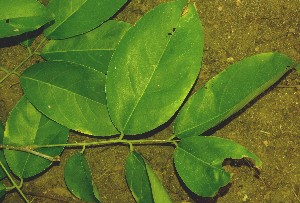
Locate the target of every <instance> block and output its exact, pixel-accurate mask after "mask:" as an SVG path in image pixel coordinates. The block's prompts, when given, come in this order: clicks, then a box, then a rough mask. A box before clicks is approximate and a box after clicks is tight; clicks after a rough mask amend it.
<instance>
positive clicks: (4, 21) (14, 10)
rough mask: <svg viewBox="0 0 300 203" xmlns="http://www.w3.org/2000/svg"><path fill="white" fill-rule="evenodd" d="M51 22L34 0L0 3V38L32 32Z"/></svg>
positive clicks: (13, 0)
mask: <svg viewBox="0 0 300 203" xmlns="http://www.w3.org/2000/svg"><path fill="white" fill-rule="evenodd" d="M51 20H53V16H52V15H50V14H49V13H48V11H47V9H46V8H45V7H44V6H43V5H42V4H41V3H39V2H38V1H36V0H17V1H16V0H5V1H4V0H2V1H0V38H3V37H10V36H16V35H20V34H23V33H25V32H29V31H33V30H36V29H38V28H40V27H41V26H43V25H44V24H46V23H47V22H49V21H51Z"/></svg>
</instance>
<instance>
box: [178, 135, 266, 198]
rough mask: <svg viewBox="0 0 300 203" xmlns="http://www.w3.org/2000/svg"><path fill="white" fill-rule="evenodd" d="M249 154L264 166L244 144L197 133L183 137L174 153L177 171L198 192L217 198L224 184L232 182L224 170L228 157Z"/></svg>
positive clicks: (248, 155) (258, 165) (229, 175)
mask: <svg viewBox="0 0 300 203" xmlns="http://www.w3.org/2000/svg"><path fill="white" fill-rule="evenodd" d="M244 157H249V158H251V159H253V160H254V161H255V165H256V166H257V167H261V165H262V162H261V161H260V159H259V158H258V157H257V156H256V155H255V154H253V153H251V152H250V151H248V150H247V149H245V148H244V147H242V146H241V145H238V144H237V143H235V142H233V141H231V140H226V139H223V138H218V137H213V136H210V137H204V136H194V137H188V138H183V139H182V140H181V141H180V143H179V144H178V146H177V148H176V150H175V152H174V162H175V167H176V171H177V172H178V174H179V176H180V177H181V179H182V180H183V182H184V183H185V184H186V186H187V187H188V188H189V189H190V190H191V191H192V192H194V193H196V194H197V195H199V196H203V197H213V196H215V194H216V193H217V192H218V190H219V188H220V187H223V186H225V185H227V184H228V183H229V182H230V177H231V174H229V173H227V172H226V171H224V170H223V169H222V162H223V161H224V159H226V158H231V159H241V158H244Z"/></svg>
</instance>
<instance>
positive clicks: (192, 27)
mask: <svg viewBox="0 0 300 203" xmlns="http://www.w3.org/2000/svg"><path fill="white" fill-rule="evenodd" d="M185 6H186V1H185V0H179V1H174V2H168V3H165V4H161V5H159V6H157V7H156V8H154V9H153V10H151V11H150V12H148V13H147V14H146V15H144V16H143V17H142V18H141V19H140V20H139V21H138V22H137V23H136V24H135V25H134V26H133V27H132V28H131V29H130V30H129V31H128V32H127V33H126V34H125V36H124V37H123V39H122V40H121V42H120V44H119V46H118V47H117V49H116V51H115V53H114V55H113V57H112V59H111V62H110V64H109V68H108V73H107V83H106V90H107V105H108V109H109V113H110V116H111V119H112V121H113V123H114V124H115V125H116V127H117V129H118V130H119V131H121V132H123V133H124V134H129V135H130V134H131V135H133V134H140V133H144V132H147V131H149V130H152V129H154V128H156V127H158V126H159V125H161V124H163V123H165V122H166V121H167V120H168V119H170V117H172V115H174V113H175V112H176V111H177V110H178V108H179V107H180V105H181V104H182V102H183V101H184V99H185V97H186V95H187V94H188V92H189V91H190V89H191V87H192V85H193V83H194V82H195V80H196V78H197V76H198V73H199V69H200V64H201V58H202V52H203V31H202V26H201V23H200V21H199V18H198V14H197V12H196V9H195V7H194V5H193V4H188V6H187V7H185Z"/></svg>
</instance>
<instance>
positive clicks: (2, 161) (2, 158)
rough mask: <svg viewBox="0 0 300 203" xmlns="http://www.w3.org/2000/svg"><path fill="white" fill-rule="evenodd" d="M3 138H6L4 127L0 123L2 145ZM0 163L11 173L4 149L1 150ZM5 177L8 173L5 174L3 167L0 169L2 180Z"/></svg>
mask: <svg viewBox="0 0 300 203" xmlns="http://www.w3.org/2000/svg"><path fill="white" fill-rule="evenodd" d="M3 137H4V128H3V126H2V124H1V123H0V144H1V145H2V144H3ZM0 161H1V163H2V164H3V166H4V167H5V168H6V170H7V171H10V169H9V167H8V165H7V162H6V159H5V156H4V152H3V149H0ZM4 177H6V173H5V172H4V170H3V169H2V167H0V179H3V178H4Z"/></svg>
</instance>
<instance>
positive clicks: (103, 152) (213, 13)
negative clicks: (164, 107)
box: [0, 0, 300, 203]
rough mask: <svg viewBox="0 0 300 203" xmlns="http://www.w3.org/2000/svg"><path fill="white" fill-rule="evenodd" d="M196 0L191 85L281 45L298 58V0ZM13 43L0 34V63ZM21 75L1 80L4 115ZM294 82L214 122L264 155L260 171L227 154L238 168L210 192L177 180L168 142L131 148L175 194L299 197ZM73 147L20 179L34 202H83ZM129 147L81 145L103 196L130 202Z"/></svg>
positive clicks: (146, 5)
mask: <svg viewBox="0 0 300 203" xmlns="http://www.w3.org/2000/svg"><path fill="white" fill-rule="evenodd" d="M161 2H165V1H162V0H152V1H150V0H132V1H131V2H130V3H129V4H128V5H127V6H126V7H125V8H124V10H122V11H121V12H120V13H119V14H118V15H117V17H116V18H117V19H121V20H123V21H127V22H130V23H134V22H135V21H136V20H138V19H139V18H140V17H141V16H142V15H143V14H144V13H145V12H147V11H148V10H149V9H151V8H153V7H154V6H156V5H158V4H159V3H161ZM196 4H197V7H198V10H199V15H200V18H201V20H202V22H203V27H204V32H205V52H204V60H203V68H202V73H201V75H200V79H201V80H200V81H199V82H198V83H199V84H198V85H197V86H196V88H198V87H199V85H201V84H203V83H204V82H205V81H207V80H208V79H209V78H211V77H213V76H214V75H216V74H217V73H218V72H220V71H221V70H223V69H225V68H226V67H227V66H228V65H229V64H231V63H233V62H236V61H238V60H240V59H242V58H244V57H246V56H250V55H254V54H257V53H261V52H270V51H279V52H281V53H284V54H287V55H288V56H290V57H292V58H293V59H294V60H295V61H300V40H299V39H300V33H299V31H300V12H299V11H300V10H299V8H300V1H299V0H285V1H278V0H265V1H260V0H225V1H224V0H213V1H212V0H199V1H196ZM36 41H38V40H36ZM13 44H14V43H13V42H9V43H8V44H7V41H6V42H5V41H3V40H0V47H1V48H0V66H3V67H5V68H7V69H9V70H11V69H12V68H14V67H16V66H17V65H18V64H19V63H20V62H21V61H22V60H23V59H24V58H25V57H26V55H27V50H26V49H25V48H23V47H22V46H20V45H13ZM33 46H36V42H35V43H34V45H33ZM38 60H41V59H40V58H38V57H34V58H32V59H31V60H30V61H28V62H27V63H26V64H25V65H24V66H22V68H21V69H20V70H19V72H22V71H23V70H24V69H25V68H26V67H28V66H29V65H30V64H33V63H35V62H36V61H38ZM2 76H3V73H0V78H1V77H2ZM18 81H19V80H18V77H17V76H11V77H9V78H8V79H6V80H5V81H4V82H2V83H0V91H1V94H0V120H1V121H2V122H3V123H5V121H6V119H7V117H8V114H9V112H10V111H11V109H12V108H13V106H14V105H15V104H16V102H17V101H18V99H19V98H20V97H21V95H22V91H21V88H20V86H19V82H18ZM299 85H300V77H299V75H298V74H297V72H296V71H292V72H291V73H289V74H288V75H286V76H285V77H284V78H282V80H281V81H280V82H278V84H276V85H275V86H273V87H272V88H270V89H269V90H268V91H267V92H265V93H264V94H263V95H261V96H260V97H259V98H257V99H256V100H255V101H253V102H252V103H251V104H250V105H248V106H247V108H245V109H243V110H242V111H241V112H239V113H238V114H236V115H235V116H233V117H231V118H230V119H228V120H227V121H226V122H224V123H222V124H221V125H219V126H218V128H217V129H216V131H215V135H216V136H220V137H224V138H229V139H232V140H234V141H236V142H237V143H239V144H241V145H243V146H245V147H246V148H248V149H249V150H251V151H252V152H254V153H256V154H257V155H258V156H259V157H260V158H261V159H262V161H263V168H262V169H261V170H260V171H259V173H258V172H257V171H255V170H254V169H253V168H252V167H250V166H247V164H240V163H241V162H228V163H229V164H226V166H225V168H226V170H229V171H232V172H234V174H235V175H234V176H233V178H232V183H231V184H230V185H228V186H227V187H225V188H223V189H221V190H220V192H219V194H218V195H217V197H215V198H199V197H196V196H195V195H193V194H191V193H190V192H189V191H188V189H186V188H185V187H184V185H183V184H182V183H181V182H180V181H179V180H178V177H177V175H176V173H174V166H173V160H172V154H173V150H174V149H173V147H167V146H139V147H136V150H137V151H139V152H140V153H141V154H142V155H143V156H144V157H145V159H146V160H147V162H148V163H149V164H150V165H151V167H152V168H153V169H154V171H155V172H156V174H157V175H158V177H159V178H160V179H161V180H162V182H163V184H164V185H165V187H166V189H167V191H168V192H169V194H170V195H171V198H172V200H173V201H174V202H203V203H212V202H218V203H223V202H249V203H250V202H251V203H252V202H253V203H256V202H257V203H260V202H265V203H280V202H282V203H292V202H300V173H299V171H300V165H299V164H300V156H299V151H300V143H299V140H300V139H299V137H300V122H299V119H300V116H299V115H300V88H299V87H300V86H299ZM171 130H172V129H171V128H170V127H169V128H166V129H164V130H163V131H162V132H160V133H158V134H156V135H154V137H155V138H163V137H164V136H165V135H167V134H170V132H171ZM87 139H89V140H92V139H91V138H88V137H84V136H82V135H75V134H72V135H71V139H70V142H72V141H80V140H87ZM74 151H75V149H68V150H65V151H64V153H63V154H62V161H61V163H60V164H57V165H54V166H53V167H51V168H50V169H48V170H47V171H46V172H45V173H43V174H41V175H40V176H38V177H36V178H34V179H31V180H27V181H26V182H25V183H24V187H23V191H24V193H25V194H26V195H27V196H28V198H29V199H30V200H32V202H45V203H46V202H49V203H50V202H51V203H53V202H80V201H79V200H78V199H76V198H75V197H73V196H72V195H71V194H70V193H69V191H68V190H67V188H66V186H65V184H64V179H63V167H64V164H65V160H66V159H67V157H69V156H70V154H72V153H73V152H74ZM127 154H128V147H125V146H110V147H101V148H91V149H86V155H87V158H88V161H89V163H90V166H91V168H92V172H93V177H94V181H95V184H96V185H97V187H98V188H99V190H100V193H101V196H102V201H103V202H116V203H119V202H122V203H123V202H124V203H125V202H134V199H133V197H132V195H131V193H130V191H129V189H128V187H127V185H126V182H125V178H124V160H125V158H126V156H127ZM230 165H233V166H230ZM4 202H22V199H21V198H20V196H19V195H18V194H17V193H16V192H14V193H8V194H7V195H6V198H5V199H4Z"/></svg>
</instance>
